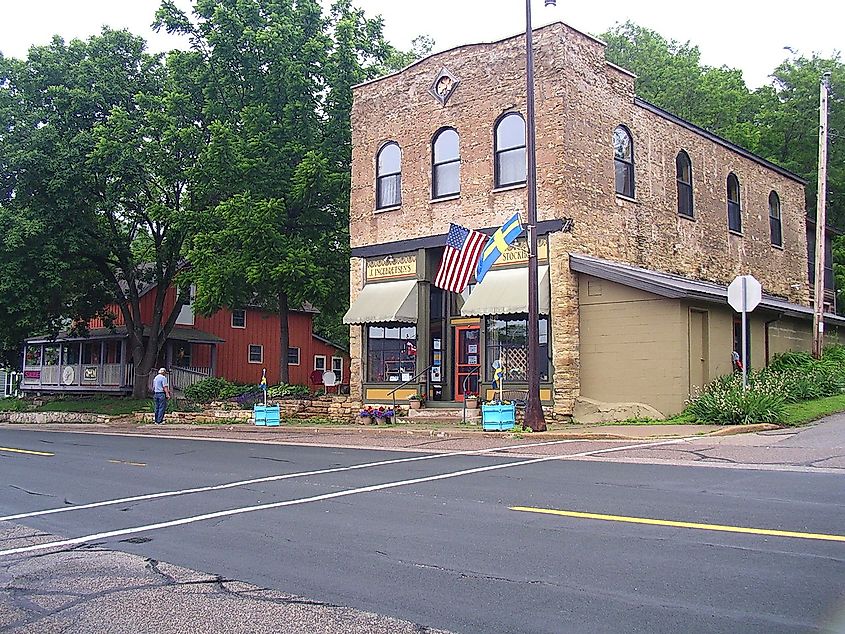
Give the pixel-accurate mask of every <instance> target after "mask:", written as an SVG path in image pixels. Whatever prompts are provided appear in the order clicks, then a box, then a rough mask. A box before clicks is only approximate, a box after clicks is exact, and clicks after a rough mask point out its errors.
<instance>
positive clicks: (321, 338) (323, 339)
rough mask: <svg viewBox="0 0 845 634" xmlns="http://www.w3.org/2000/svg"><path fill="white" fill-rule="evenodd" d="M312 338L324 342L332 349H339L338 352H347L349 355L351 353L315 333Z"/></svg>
mask: <svg viewBox="0 0 845 634" xmlns="http://www.w3.org/2000/svg"><path fill="white" fill-rule="evenodd" d="M311 336H312V337H314V339H316V340H317V341H322V342H323V343H324V344H326V345H327V346H331V347H332V348H337V349H338V350H340V351H341V352H346V353H348V352H349V351H348V350H347V349H346V348H344V347H343V346H341V345H338V344H336V343H335V342H334V341H329V340H328V339H326V338H325V337H321V336H320V335H317V334H314V333H313V332H312V333H311Z"/></svg>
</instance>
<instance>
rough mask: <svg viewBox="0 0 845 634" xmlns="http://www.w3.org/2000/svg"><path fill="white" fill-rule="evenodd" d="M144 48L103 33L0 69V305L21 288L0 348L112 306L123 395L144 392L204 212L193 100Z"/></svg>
mask: <svg viewBox="0 0 845 634" xmlns="http://www.w3.org/2000/svg"><path fill="white" fill-rule="evenodd" d="M144 47H145V43H144V41H143V40H142V39H141V38H138V37H135V36H133V35H131V34H129V33H127V32H125V31H113V30H110V29H104V30H103V32H102V34H101V35H99V36H96V37H93V38H90V39H89V40H88V41H85V42H83V41H79V40H74V41H72V42H70V43H69V44H65V43H64V42H63V41H62V40H61V39H59V38H56V39H54V40H53V42H52V43H51V44H50V45H48V46H44V47H34V48H32V49H31V50H30V51H29V55H28V58H27V59H26V60H25V61H21V62H15V61H9V62H8V63H6V64H5V65H4V81H3V82H2V84H0V104H2V108H3V114H4V117H3V121H4V124H3V127H2V128H0V130H2V132H0V134H2V143H0V146H2V149H0V156H2V159H0V160H2V165H3V188H2V198H0V214H2V215H3V216H4V217H5V218H10V219H12V222H11V223H10V224H11V226H12V228H13V230H12V231H11V232H9V233H6V234H4V238H3V240H2V244H0V249H3V252H2V255H3V256H4V257H3V259H2V261H3V267H4V269H3V270H4V271H11V272H12V274H16V277H14V278H13V279H14V280H17V282H12V283H11V284H10V283H9V281H8V280H7V281H5V282H4V283H3V284H4V286H3V287H0V293H3V292H5V293H7V294H9V293H14V292H15V291H16V287H15V285H14V284H15V283H17V284H20V283H26V284H27V285H28V286H29V288H30V290H31V294H26V293H24V294H22V297H21V298H20V299H19V300H18V301H16V302H12V303H11V305H12V306H14V308H12V309H6V310H5V311H4V312H3V313H2V314H0V318H2V321H0V329H2V331H3V333H4V335H3V338H5V340H9V339H15V338H17V337H20V336H21V334H23V333H24V332H25V330H26V329H27V328H28V329H30V332H31V331H32V329H35V328H38V327H50V326H53V327H55V326H56V325H57V323H56V318H64V323H65V324H68V323H70V320H72V319H74V318H82V319H84V318H86V317H89V316H91V315H93V314H96V313H97V312H98V310H97V309H98V308H99V309H101V308H102V307H103V305H104V303H105V302H106V301H107V300H109V301H112V302H115V303H116V304H117V305H118V307H119V310H120V312H121V314H122V316H123V319H124V322H125V323H126V326H127V331H128V336H129V341H130V355H131V358H132V361H133V363H134V366H135V372H136V374H135V376H136V382H135V386H134V393H135V395H136V396H141V395H143V394H145V393H146V389H147V382H148V375H149V372H150V370H151V368H152V367H153V366H154V365H155V363H156V359H157V357H158V355H159V353H160V352H161V349H162V347H163V345H164V342H165V340H166V338H167V335H168V334H169V332H170V331H171V330H172V328H173V326H174V324H175V320H176V317H177V315H178V312H179V309H180V308H181V303H182V302H183V301H184V298H183V294H180V299H179V301H177V304H176V307H175V308H174V309H173V310H171V311H169V312H167V311H166V310H165V302H164V295H165V292H166V291H167V289H168V287H170V286H171V285H172V284H174V283H177V282H178V280H177V274H178V273H179V270H180V268H181V267H182V264H181V259H182V257H183V250H184V244H185V241H186V239H187V238H188V236H189V235H190V233H191V227H192V225H193V221H192V212H193V211H194V210H197V209H202V208H204V207H205V206H206V205H205V203H204V200H203V196H202V191H203V190H202V188H201V187H197V186H195V185H194V181H195V178H194V177H195V175H196V172H197V170H198V166H197V159H198V156H199V150H200V149H201V147H202V146H203V145H204V134H203V133H202V131H201V130H200V129H198V127H197V125H196V122H197V109H198V107H199V104H198V103H197V102H196V100H195V97H196V95H189V94H185V93H184V92H183V91H182V87H181V82H180V80H179V77H178V74H177V73H175V72H172V71H171V69H169V68H168V67H166V66H165V65H164V64H163V62H162V59H161V57H160V56H151V55H148V54H146V53H145V52H144ZM174 70H178V69H174ZM34 258H37V259H39V260H38V261H39V264H38V265H37V266H34V265H33V263H32V260H33V259H34ZM42 258H43V260H42ZM151 284H155V285H156V289H155V291H154V293H155V296H154V307H153V313H152V317H151V318H150V319H147V320H145V319H144V318H143V317H142V315H141V310H140V291H141V289H142V288H143V287H144V286H148V285H151ZM45 300H46V301H45ZM38 305H43V306H47V307H48V310H47V312H46V315H45V317H44V318H42V319H38V318H37V317H36V318H33V317H32V313H33V311H34V312H36V313H37V310H38ZM27 315H29V317H27ZM77 323H78V324H80V326H81V328H82V329H83V330H84V322H77Z"/></svg>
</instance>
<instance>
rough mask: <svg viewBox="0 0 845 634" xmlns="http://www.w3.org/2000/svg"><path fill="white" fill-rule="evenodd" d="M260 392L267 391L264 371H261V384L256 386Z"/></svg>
mask: <svg viewBox="0 0 845 634" xmlns="http://www.w3.org/2000/svg"><path fill="white" fill-rule="evenodd" d="M258 387H260V388H261V389H262V390H265V391H266V390H267V370H266V369H264V370H262V371H261V383H259V384H258Z"/></svg>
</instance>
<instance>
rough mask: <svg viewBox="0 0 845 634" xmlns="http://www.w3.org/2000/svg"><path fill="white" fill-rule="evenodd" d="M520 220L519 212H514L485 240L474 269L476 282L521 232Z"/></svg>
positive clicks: (481, 278) (479, 280)
mask: <svg viewBox="0 0 845 634" xmlns="http://www.w3.org/2000/svg"><path fill="white" fill-rule="evenodd" d="M522 231H523V229H522V222H521V221H520V219H519V214H518V213H516V214H514V215H513V216H512V217H511V218H510V220H508V221H507V222H506V223H505V224H503V225H502V226H501V227H500V228H499V229H496V233H494V234H493V236H492V237H491V238H490V239H489V240H488V241H487V244H486V245H485V247H484V249H483V250H482V251H481V258H480V259H479V260H478V268H477V269H476V270H475V279H476V281H478V282H481V280H483V279H484V276H485V275H487V271H489V270H490V268H491V267H492V266H493V265H494V264H495V263H496V260H498V259H499V258H500V257H501V255H502V253H504V252H505V251H507V250H508V247H509V246H510V245H511V243H512V242H513V241H514V240H516V239H517V238H518V237H519V236H520V235H521V234H522Z"/></svg>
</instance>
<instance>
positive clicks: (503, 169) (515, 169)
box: [495, 112, 527, 187]
mask: <svg viewBox="0 0 845 634" xmlns="http://www.w3.org/2000/svg"><path fill="white" fill-rule="evenodd" d="M495 141H496V147H495V155H496V159H495V186H496V187H507V186H508V185H521V184H523V183H524V182H525V174H526V171H527V168H526V164H525V119H523V118H522V115H521V114H519V113H517V112H509V113H508V114H506V115H505V116H503V117H502V118H501V119H499V121H498V123H496V133H495Z"/></svg>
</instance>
